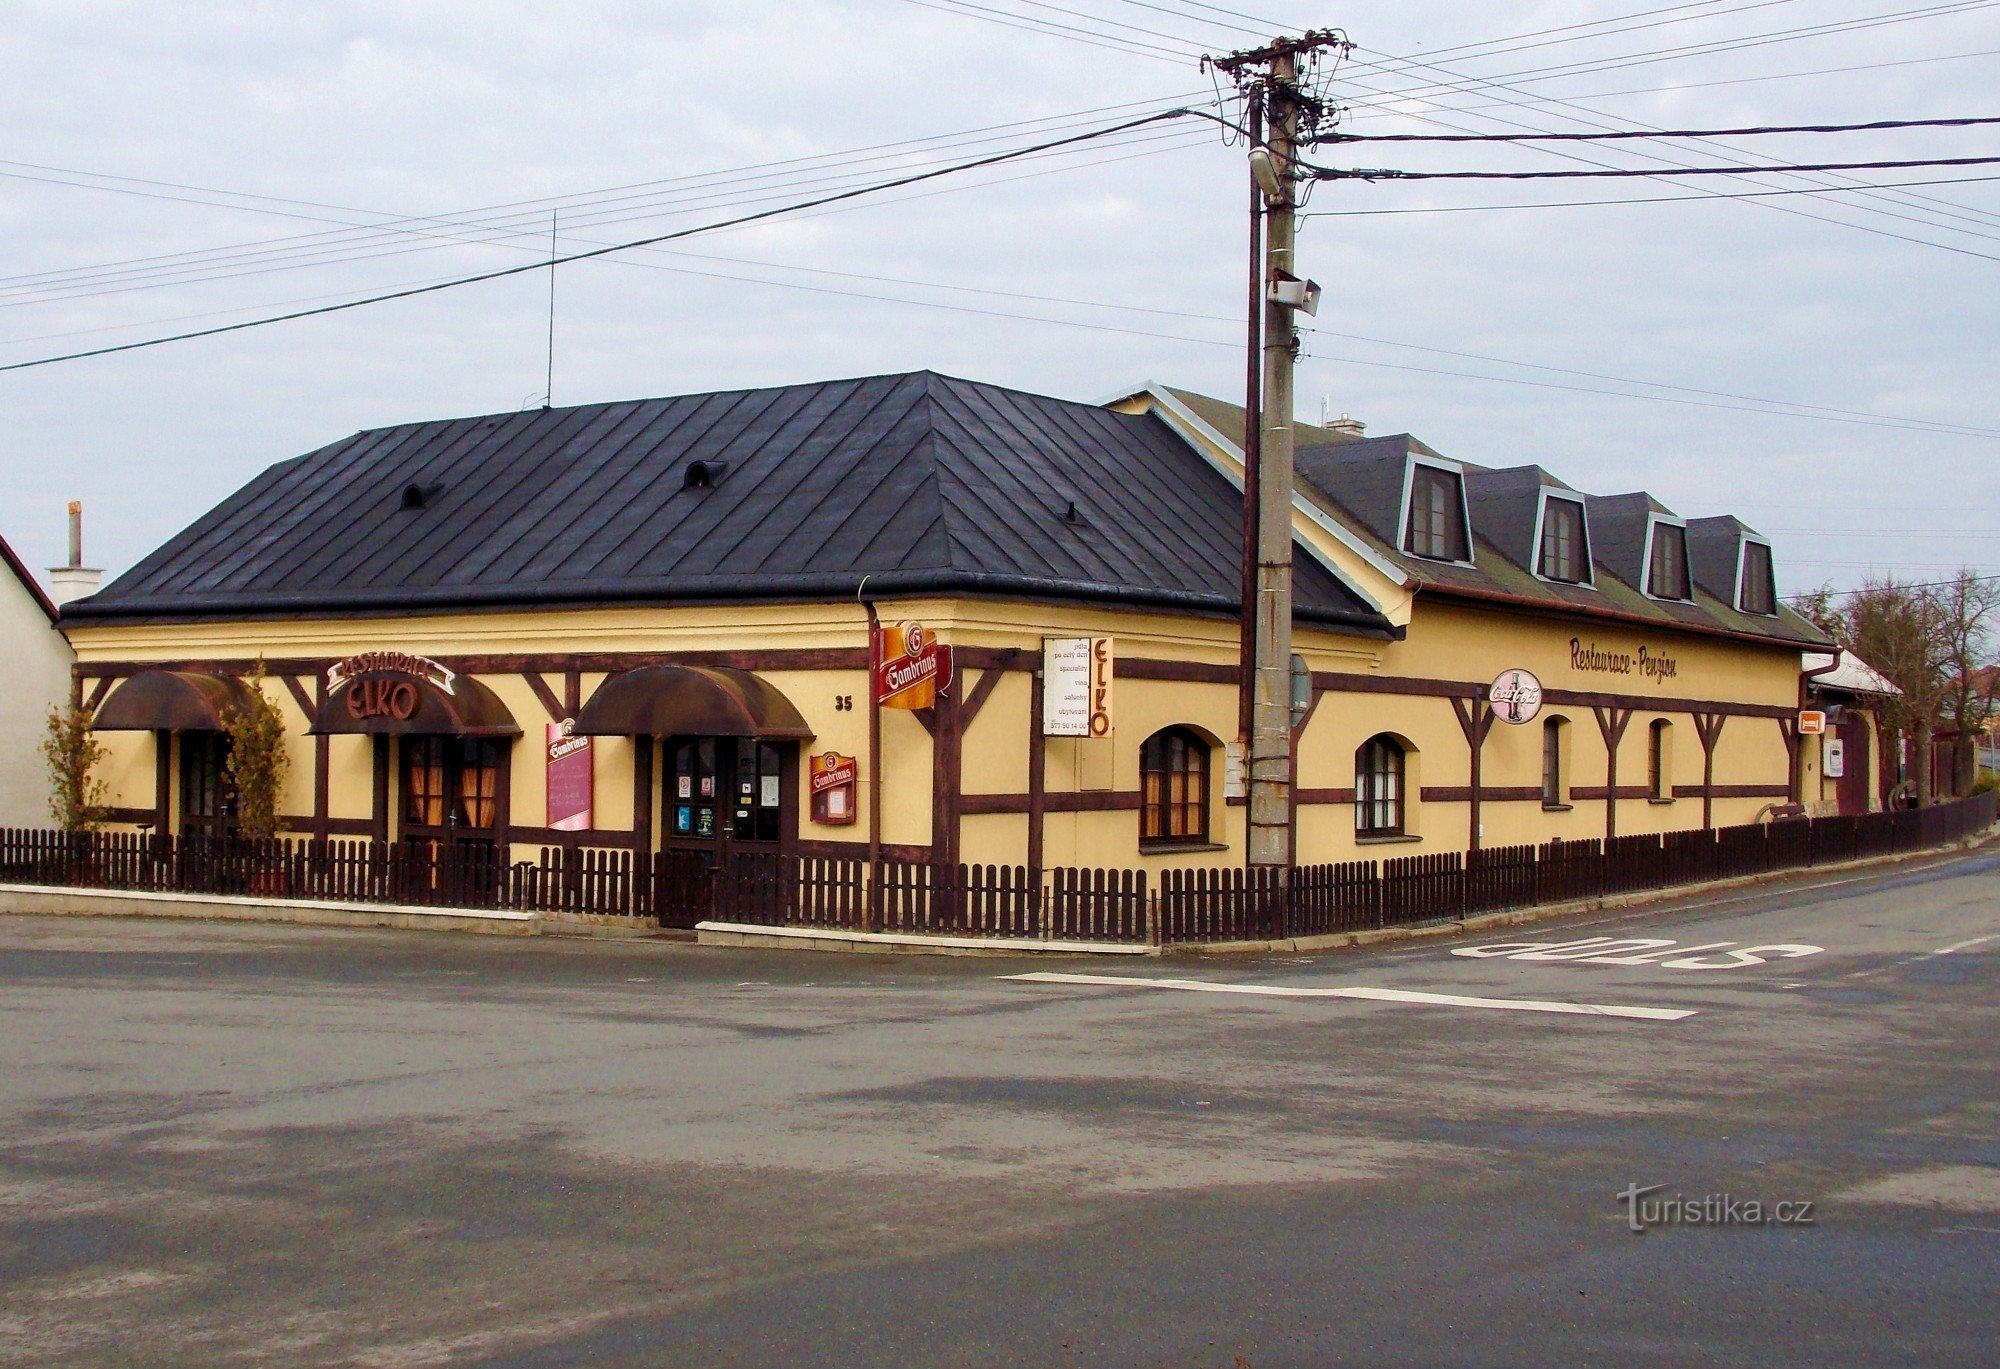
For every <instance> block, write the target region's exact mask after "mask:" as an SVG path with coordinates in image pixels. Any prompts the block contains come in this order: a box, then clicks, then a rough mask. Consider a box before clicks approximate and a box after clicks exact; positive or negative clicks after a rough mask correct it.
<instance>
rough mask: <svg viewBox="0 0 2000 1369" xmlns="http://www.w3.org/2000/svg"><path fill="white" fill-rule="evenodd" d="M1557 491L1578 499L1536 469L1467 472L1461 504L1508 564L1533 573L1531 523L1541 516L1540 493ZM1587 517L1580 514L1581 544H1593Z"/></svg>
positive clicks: (1536, 553) (1535, 552) (1534, 556)
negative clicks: (1581, 520) (1581, 517)
mask: <svg viewBox="0 0 2000 1369" xmlns="http://www.w3.org/2000/svg"><path fill="white" fill-rule="evenodd" d="M1545 489H1550V490H1560V491H1562V492H1563V493H1564V494H1565V495H1569V496H1572V497H1574V498H1581V496H1578V495H1576V492H1575V491H1574V490H1572V489H1570V487H1569V486H1568V485H1565V484H1564V483H1563V482H1562V481H1560V480H1558V479H1556V478H1555V477H1554V476H1553V475H1550V474H1549V473H1548V472H1547V471H1545V470H1543V469H1542V468H1541V467H1540V466H1508V467H1506V468H1504V469H1501V470H1469V471H1467V472H1466V473H1465V502H1466V507H1467V509H1468V511H1469V512H1470V513H1471V515H1472V526H1473V527H1474V528H1475V529H1476V530H1477V531H1478V535H1479V536H1480V537H1481V538H1482V539H1484V540H1485V541H1486V542H1488V543H1490V544H1491V545H1492V546H1493V547H1494V548H1495V549H1496V550H1498V551H1499V552H1500V553H1501V554H1502V555H1503V556H1505V557H1506V558H1507V559H1508V560H1509V561H1512V562H1513V563H1514V564H1515V565H1516V566H1518V567H1520V568H1521V569H1522V570H1525V571H1527V572H1528V573H1529V574H1531V575H1532V574H1534V573H1535V571H1536V569H1537V561H1538V558H1539V556H1540V554H1541V549H1540V548H1539V547H1537V546H1536V545H1535V521H1536V519H1537V518H1538V517H1539V516H1540V514H1541V502H1542V491H1543V490H1545ZM1595 531H1596V529H1594V528H1592V527H1590V515H1589V513H1588V511H1587V510H1586V512H1585V514H1584V542H1585V543H1586V545H1593V546H1594V543H1595V541H1596V539H1595V538H1593V537H1592V536H1591V535H1590V534H1591V533H1593V532H1595Z"/></svg>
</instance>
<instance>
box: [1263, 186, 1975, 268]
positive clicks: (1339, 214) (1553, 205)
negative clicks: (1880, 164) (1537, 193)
mask: <svg viewBox="0 0 2000 1369" xmlns="http://www.w3.org/2000/svg"><path fill="white" fill-rule="evenodd" d="M1992 181H2000V176H1949V177H1945V178H1942V179H1939V180H1927V181H1877V182H1870V181H1863V182H1860V183H1858V184H1855V185H1832V186H1818V185H1813V186H1794V187H1792V188H1790V189H1787V190H1722V191H1712V192H1710V193H1707V194H1701V195H1634V196H1621V197H1619V198H1616V199H1599V200H1516V201H1514V202H1513V203H1511V204H1427V205H1411V206H1407V207H1405V208H1401V209H1320V210H1314V211H1313V212H1311V213H1306V214H1300V215H1299V217H1300V218H1302V219H1356V218H1375V217H1381V216H1383V215H1389V214H1483V213H1489V212H1491V211H1493V210H1498V209H1596V208H1600V207H1602V206H1606V205H1619V204H1720V203H1722V202H1723V201H1725V200H1758V199H1771V198H1773V197H1776V196H1780V195H1841V194H1851V193H1853V192H1855V191H1863V190H1903V189H1907V188H1910V187H1913V186H1934V185H1984V184H1987V183H1989V182H1992ZM1847 226H1850V227H1851V226H1853V225H1847ZM1929 245H1933V246H1935V245H1936V244H1929ZM1992 260H2000V257H1995V258H1992Z"/></svg>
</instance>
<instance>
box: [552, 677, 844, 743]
mask: <svg viewBox="0 0 2000 1369" xmlns="http://www.w3.org/2000/svg"><path fill="white" fill-rule="evenodd" d="M575 730H576V731H577V732H578V733H581V734H585V735H589V736H597V737H762V738H764V739H765V740H767V741H811V740H812V736H813V732H812V729H811V728H810V727H807V726H806V720H805V719H804V718H803V717H801V716H800V714H799V710H798V709H796V708H794V707H793V706H792V701H791V700H790V699H787V698H786V697H785V696H784V695H783V694H780V693H779V692H778V691H777V690H776V689H774V688H772V687H771V686H770V685H769V684H766V683H765V682H764V681H763V680H760V679H758V678H757V677H756V676H755V675H752V674H751V673H750V672H749V671H747V670H730V669H727V668H725V667H721V666H684V665H655V666H642V667H640V668H639V669H637V670H628V671H626V672H624V673H623V674H621V675H613V676H612V677H611V678H610V679H608V680H606V681H605V682H604V683H603V684H602V685H601V686H599V688H598V690H597V692H596V693H595V694H593V695H591V696H590V702H589V703H587V704H585V705H584V706H583V708H582V709H581V710H580V711H579V712H578V713H577V715H576V728H575Z"/></svg>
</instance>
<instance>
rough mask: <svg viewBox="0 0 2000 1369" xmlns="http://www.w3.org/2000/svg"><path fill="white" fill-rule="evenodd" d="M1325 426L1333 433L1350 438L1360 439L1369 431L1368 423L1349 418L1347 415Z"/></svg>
mask: <svg viewBox="0 0 2000 1369" xmlns="http://www.w3.org/2000/svg"><path fill="white" fill-rule="evenodd" d="M1325 426H1326V427H1327V428H1328V429H1329V430H1330V431H1332V432H1336V433H1344V434H1346V435H1347V436H1348V437H1360V436H1361V435H1362V434H1364V433H1366V432H1367V431H1368V425H1367V424H1366V423H1363V422H1362V421H1361V420H1360V419H1358V418H1349V417H1348V416H1347V415H1346V414H1342V415H1341V416H1340V417H1339V418H1336V419H1334V420H1333V422H1331V423H1328V424H1326V425H1325Z"/></svg>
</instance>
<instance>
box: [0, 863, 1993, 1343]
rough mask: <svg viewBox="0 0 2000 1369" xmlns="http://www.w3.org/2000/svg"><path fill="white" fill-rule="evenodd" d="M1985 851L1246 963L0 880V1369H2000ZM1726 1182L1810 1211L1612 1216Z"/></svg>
mask: <svg viewBox="0 0 2000 1369" xmlns="http://www.w3.org/2000/svg"><path fill="white" fill-rule="evenodd" d="M1996 889H2000V855H1995V854H1987V853H1983V852H1982V853H1979V854H1975V855H1972V856H1969V857H1960V858H1956V859H1953V860H1950V861H1941V862H1931V863H1927V864H1923V865H1918V866H1903V867H1898V868H1897V869H1895V870H1894V871H1893V872H1889V873H1885V874H1878V875H1869V876H1866V877H1860V878H1855V877H1845V878H1842V879H1840V880H1839V881H1838V882H1830V879H1829V877H1826V876H1822V877H1819V878H1813V877H1804V878H1801V879H1798V880H1794V881H1791V882H1790V883H1787V884H1784V885H1779V886H1772V887H1770V888H1767V889H1760V890H1754V891H1737V892H1733V893H1729V894H1723V895H1716V896H1713V897H1711V898H1707V899H1699V898H1697V899H1688V900H1682V901H1680V902H1678V903H1675V904H1667V905H1655V906H1652V907H1648V908H1645V909H1638V910H1628V911H1626V912H1622V913H1619V914H1616V915H1604V916H1598V917H1593V918H1585V919H1579V920H1573V921H1570V922H1565V923H1561V924H1548V925H1543V926H1540V927H1536V928H1532V929H1523V930H1520V931H1516V932H1510V933H1507V934H1505V935H1484V936H1473V937H1462V938H1458V939H1455V940H1443V939H1440V940H1433V941H1425V942H1421V943H1406V944H1402V945H1399V946H1396V947H1393V948H1378V949H1375V950H1371V951H1363V952H1344V953H1334V954H1328V955H1324V956H1316V957H1267V958H1260V959H1227V960H1224V959H1217V958H1200V957H1169V958H1165V959H1158V960H1155V959H1139V958H1133V959H1119V960H1108V959H1090V960H1079V959H1069V958H1064V959H1032V960H1030V959H1023V960H1012V959H1008V960H993V959H981V960H942V959H922V960H882V959H876V958H873V957H858V956H832V955H811V954H804V953H792V954H778V953H764V952H753V951H722V950H703V949H698V948H695V947H692V946H689V945H686V944H681V943H672V944H667V943H616V942H580V941H555V940H533V941H526V940H523V941H513V940H505V939H485V938H475V937H470V936H454V935H426V934H418V933H373V932H350V931H318V930H306V929H299V928H289V927H244V926H218V925H205V924H168V923H152V922H137V921H101V922H100V921H84V920H81V919H25V918H23V919H0V1067H4V1069H3V1070H0V1364H4V1365H31V1364H32V1365H37V1366H42V1365H58V1366H61V1365H92V1366H96V1365H112V1364H146V1365H182V1364H186V1365H196V1364H199V1365H233V1364H286V1365H290V1364H305V1365H318V1364H328V1365H332V1364H339V1365H350V1364H353V1365H377V1366H412V1365H432V1364H482V1365H509V1366H531V1365H567V1364H639V1365H787V1366H789V1365H804V1364H828V1365H846V1364H852V1365H870V1366H874V1365H895V1366H925V1365H1066V1364H1077V1365H1138V1366H1203V1367H1206V1366H1218V1367H1219V1369H1238V1366H1244V1365H1248V1366H1251V1369H1276V1367H1277V1366H1287V1365H1322V1364H1333V1363H1353V1364H1405V1363H1411V1364H1524V1365H1546V1364H1567V1363H1621V1364H1654V1363H1657V1364H1679V1363H1704V1364H1744V1365H1752V1364H1754V1365H1767V1364H1863V1363H1885V1364H1912V1365H1941V1364H1954V1363H1957V1364H1985V1365H1991V1364H1994V1363H1996V1362H2000V1292H1996V1290H2000V992H1996V991H2000V902H1997V901H1996V898H1995V893H1996ZM1551 945H1554V946H1555V949H1548V948H1549V947H1550V946H1551ZM1759 947H1763V948H1775V949H1761V950H1760V949H1756V948H1759ZM1538 948H1540V949H1538ZM1467 952H1472V954H1466V953H1467ZM1522 957H1532V958H1525V959H1524V958H1522ZM1563 957H1568V958H1563ZM1022 974H1033V975H1041V976H1050V975H1053V976H1058V977H1057V978H1054V979H1050V978H1038V979H1027V980H1024V979H1017V978H1010V977H1008V976H1015V975H1022ZM1061 976H1085V977H1089V976H1119V977H1122V978H1123V979H1126V980H1170V981H1190V982H1193V983H1194V984H1195V986H1196V987H1194V988H1189V987H1182V986H1177V985H1175V984H1133V983H1114V984H1100V983H1094V982H1089V980H1088V979H1087V978H1086V979H1085V980H1083V981H1082V982H1079V981H1077V980H1074V979H1065V978H1061ZM1246 988H1248V989H1252V990H1256V991H1255V992H1241V991H1240V990H1242V989H1246ZM1216 989H1221V990H1222V991H1204V990H1216ZM1273 991H1276V992H1273ZM1329 991H1331V992H1329ZM1524 1005H1529V1006H1524ZM1651 1185H1660V1186H1662V1187H1660V1188H1659V1189H1657V1190H1654V1191H1652V1192H1650V1193H1647V1194H1645V1195H1642V1197H1641V1198H1640V1199H1638V1200H1637V1202H1636V1204H1635V1202H1634V1201H1632V1200H1621V1199H1620V1198H1619V1196H1618V1195H1619V1193H1620V1192H1621V1191H1623V1190H1626V1189H1628V1187H1629V1186H1638V1187H1640V1188H1645V1187H1648V1186H1651ZM1722 1194H1728V1195H1731V1196H1732V1198H1733V1199H1734V1200H1735V1201H1736V1208H1735V1209H1734V1211H1733V1212H1732V1214H1731V1215H1733V1216H1735V1217H1737V1218H1742V1217H1745V1216H1747V1215H1748V1210H1747V1209H1746V1208H1745V1207H1744V1203H1745V1201H1746V1200H1756V1201H1757V1202H1759V1203H1761V1204H1765V1205H1767V1206H1768V1205H1771V1204H1776V1203H1779V1202H1785V1203H1802V1202H1805V1203H1811V1204H1813V1207H1812V1210H1811V1217H1812V1221H1811V1223H1810V1224H1803V1223H1789V1224H1785V1225H1779V1224H1777V1223H1775V1222H1771V1221H1766V1222H1764V1223H1762V1224H1758V1225H1751V1224H1747V1223H1743V1222H1740V1221H1739V1222H1738V1223H1737V1224H1733V1225H1719V1224H1701V1225H1690V1224H1686V1223H1685V1222H1682V1223H1679V1224H1655V1225H1653V1226H1652V1227H1651V1228H1650V1229H1647V1230H1645V1231H1643V1232H1642V1233H1634V1232H1633V1231H1632V1230H1631V1229H1630V1227H1631V1223H1630V1220H1629V1218H1630V1216H1631V1209H1632V1208H1633V1207H1634V1206H1635V1205H1636V1206H1638V1207H1639V1208H1640V1216H1641V1217H1642V1218H1643V1217H1644V1216H1646V1215H1647V1213H1648V1212H1649V1211H1650V1212H1651V1213H1652V1214H1653V1215H1655V1216H1660V1217H1665V1216H1668V1215H1671V1214H1670V1212H1669V1210H1668V1209H1666V1208H1663V1207H1662V1206H1661V1204H1663V1203H1664V1202H1665V1201H1666V1200H1668V1199H1673V1198H1676V1197H1678V1198H1681V1199H1683V1200H1688V1201H1690V1202H1693V1201H1698V1200H1702V1199H1705V1198H1707V1197H1708V1196H1709V1195H1722ZM1648 1205H1651V1206H1650V1207H1648ZM1679 1215H1681V1216H1683V1217H1685V1216H1686V1215H1688V1214H1687V1210H1686V1207H1685V1206H1684V1207H1683V1209H1682V1210H1681V1212H1680V1214H1679ZM1703 1215H1706V1214H1705V1213H1704V1214H1703ZM1764 1215H1766V1216H1768V1215H1770V1214H1769V1213H1768V1212H1766V1213H1765V1214H1764ZM1788 1215H1790V1216H1793V1217H1797V1216H1799V1215H1801V1214H1800V1213H1798V1212H1796V1211H1792V1210H1790V1209H1788Z"/></svg>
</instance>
